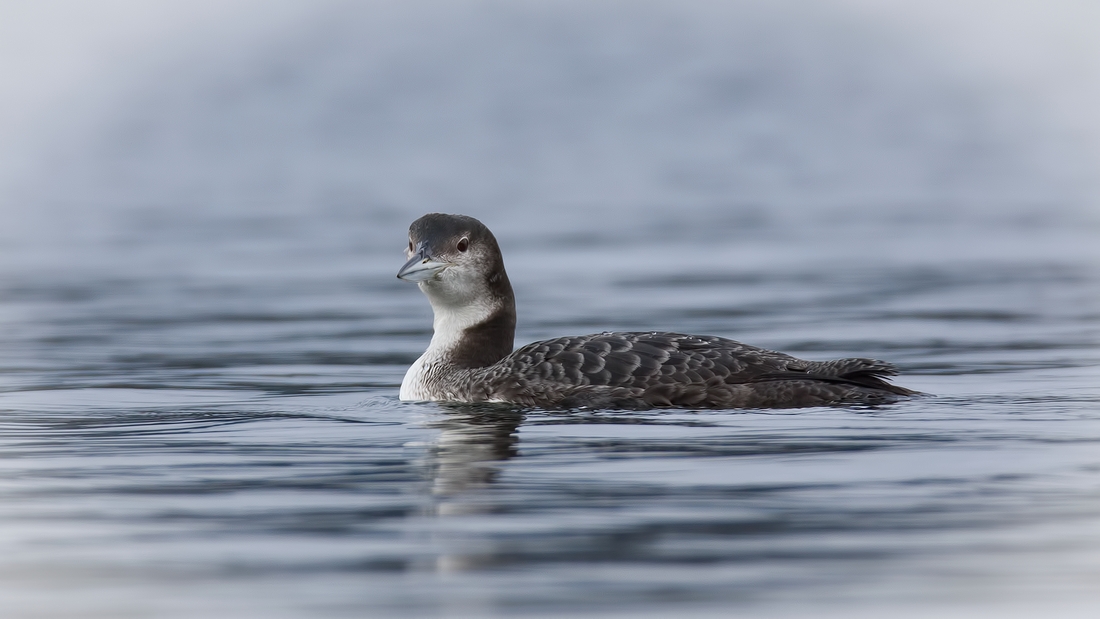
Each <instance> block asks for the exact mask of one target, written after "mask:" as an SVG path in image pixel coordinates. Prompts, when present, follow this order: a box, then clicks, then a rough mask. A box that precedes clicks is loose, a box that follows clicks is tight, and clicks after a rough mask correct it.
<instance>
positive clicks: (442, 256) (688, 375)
mask: <svg viewBox="0 0 1100 619" xmlns="http://www.w3.org/2000/svg"><path fill="white" fill-rule="evenodd" d="M406 257H407V258H408V261H407V262H406V263H405V265H404V266H402V267H401V270H400V271H398V273H397V277H398V278H400V279H403V280H406V281H412V282H416V283H417V284H418V285H419V287H420V290H421V291H423V292H424V294H425V295H427V297H428V300H429V301H430V302H431V305H432V310H433V313H434V320H433V325H432V326H433V327H434V334H433V335H432V340H431V343H430V344H429V345H428V349H427V350H426V351H425V352H424V354H423V355H421V356H420V358H419V359H417V360H416V361H415V362H414V363H413V364H412V367H410V368H409V370H408V372H407V373H406V374H405V378H404V380H402V381H401V393H400V398H401V399H402V400H419V401H442V402H464V403H473V402H500V403H508V404H513V405H520V406H532V407H543V408H566V409H570V408H574V409H575V408H620V409H649V408H718V409H720V408H790V407H804V406H825V405H845V404H865V405H873V404H883V403H890V402H893V401H896V400H898V399H900V398H901V397H903V396H911V395H917V394H918V392H916V391H911V390H909V389H905V388H903V387H899V386H896V385H892V384H890V383H888V382H886V380H884V378H883V377H888V376H895V375H897V373H898V371H897V369H896V368H895V367H894V366H893V365H891V364H889V363H885V362H883V361H876V360H874V359H837V360H834V361H803V360H802V359H797V358H795V357H792V356H790V355H786V354H783V353H780V352H775V351H771V350H765V349H763V348H757V347H755V346H749V345H747V344H742V343H740V342H736V341H734V340H729V339H726V338H721V337H715V336H710V335H685V334H681V333H665V332H616V333H597V334H592V335H580V336H570V337H560V338H557V339H552V340H545V341H541V342H535V343H533V344H528V345H526V346H524V347H522V348H520V349H518V350H515V351H514V352H513V350H512V346H513V341H514V337H515V330H516V302H515V296H514V295H513V293H512V285H511V283H509V281H508V274H507V273H506V272H505V270H504V258H503V256H502V255H501V252H500V247H499V246H498V245H497V240H496V238H495V237H494V236H493V233H492V232H490V231H489V229H488V228H487V227H485V225H484V224H482V223H481V222H480V221H478V220H477V219H474V218H473V217H468V216H465V215H445V214H441V213H430V214H428V215H424V216H423V217H421V218H419V219H417V220H416V221H414V222H413V223H412V226H410V228H409V245H408V249H407V252H406Z"/></svg>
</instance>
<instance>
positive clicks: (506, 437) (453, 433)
mask: <svg viewBox="0 0 1100 619" xmlns="http://www.w3.org/2000/svg"><path fill="white" fill-rule="evenodd" d="M441 408H442V412H443V414H444V416H443V417H442V418H441V419H439V420H438V421H436V422H433V423H431V424H430V425H429V427H431V428H436V429H439V430H441V432H440V434H439V438H438V439H436V441H435V442H434V443H433V444H432V446H431V448H430V450H429V456H428V458H429V460H428V461H429V469H430V470H431V475H432V494H434V495H436V496H438V497H440V498H441V499H442V500H443V501H444V502H441V503H440V504H439V513H440V514H447V513H453V511H452V510H453V509H454V507H451V506H452V505H455V503H448V502H447V500H448V499H456V498H458V497H461V495H462V494H463V493H465V492H469V491H474V490H478V489H481V488H485V487H487V486H489V485H490V484H492V483H493V481H494V480H495V479H496V477H497V475H499V474H500V468H499V466H498V463H499V462H501V461H503V460H507V459H509V458H511V457H513V456H515V455H516V452H517V450H516V445H517V444H518V443H519V437H518V436H516V432H517V430H518V428H519V424H520V423H521V422H522V421H523V413H522V412H521V411H520V410H518V409H514V408H511V407H508V406H494V405H489V404H468V405H459V404H444V405H441Z"/></svg>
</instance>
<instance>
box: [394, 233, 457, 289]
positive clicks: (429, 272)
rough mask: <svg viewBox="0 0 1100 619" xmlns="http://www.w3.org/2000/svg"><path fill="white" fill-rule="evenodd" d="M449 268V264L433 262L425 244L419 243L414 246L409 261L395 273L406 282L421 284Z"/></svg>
mask: <svg viewBox="0 0 1100 619" xmlns="http://www.w3.org/2000/svg"><path fill="white" fill-rule="evenodd" d="M449 266H451V263H450V262H439V261H437V260H433V259H432V257H431V255H429V254H428V246H427V243H424V242H421V243H420V244H419V245H417V246H416V251H415V252H413V255H412V257H411V258H409V261H408V262H406V263H405V266H403V267H401V270H400V271H398V272H397V277H398V278H399V279H403V280H405V281H407V282H422V281H425V280H428V279H431V278H433V277H435V276H436V275H439V273H440V272H441V271H443V269H445V268H447V267H449Z"/></svg>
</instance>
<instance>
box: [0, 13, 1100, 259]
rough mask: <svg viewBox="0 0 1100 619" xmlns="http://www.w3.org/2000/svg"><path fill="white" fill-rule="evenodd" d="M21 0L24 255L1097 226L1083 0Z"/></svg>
mask: <svg viewBox="0 0 1100 619" xmlns="http://www.w3.org/2000/svg"><path fill="white" fill-rule="evenodd" d="M3 10H4V19H3V23H2V25H0V28H2V29H3V30H2V35H3V36H2V40H3V43H0V45H2V46H3V47H2V54H0V75H2V77H3V84H4V86H3V88H4V97H3V103H0V144H3V146H2V147H0V166H2V167H0V187H2V188H3V193H0V195H2V196H3V199H2V201H0V204H2V208H3V211H2V212H3V216H4V220H5V225H4V229H5V230H4V235H5V237H7V239H8V240H6V241H5V243H6V244H7V245H8V246H10V244H11V243H14V242H17V241H18V240H19V239H30V238H31V237H33V238H34V239H35V241H34V242H35V243H36V244H42V243H45V244H48V243H51V242H52V243H63V244H65V245H66V246H67V247H70V248H71V247H73V246H72V243H74V242H92V241H91V239H92V238H93V237H94V238H101V237H102V236H103V235H112V234H114V235H119V234H121V235H126V234H128V233H133V234H134V235H135V236H140V237H143V238H148V237H149V235H150V234H152V232H151V230H162V229H164V228H170V227H173V226H179V225H182V226H186V225H188V224H187V222H192V223H194V222H195V221H196V220H197V219H205V218H212V219H213V220H215V221H220V220H221V218H239V217H261V218H263V219H265V220H273V219H275V218H278V217H288V216H298V215H301V214H302V213H305V212H308V213H309V218H310V219H311V220H313V221H314V222H315V223H316V224H317V225H331V226H332V227H337V228H338V227H340V226H341V224H340V223H337V222H340V221H341V220H343V219H344V218H347V217H359V216H361V214H362V213H366V212H370V213H371V216H372V217H377V218H380V219H378V221H388V220H386V219H385V218H386V217H395V218H397V219H401V220H403V219H408V218H409V216H410V215H415V214H418V213H420V212H422V211H425V210H443V211H453V212H474V213H475V214H476V213H481V214H488V213H493V214H498V213H499V214H500V216H499V218H498V221H500V220H501V219H505V218H527V217H533V218H535V220H537V221H541V220H543V219H549V220H554V219H556V218H557V217H556V216H555V215H554V214H553V211H555V210H556V209H562V208H564V209H574V208H582V209H584V211H585V212H586V213H592V212H593V211H597V212H600V213H606V212H608V211H614V212H615V213H616V215H615V217H616V218H624V217H626V216H625V215H623V213H626V212H631V211H645V210H650V209H649V207H652V206H660V207H663V208H667V207H672V206H674V207H675V208H676V209H677V212H678V214H679V215H680V216H682V217H683V218H685V220H689V219H690V217H691V214H692V213H693V212H694V211H695V209H704V210H705V209H709V208H710V207H712V206H713V205H714V204H716V203H719V202H721V203H726V204H729V205H738V206H743V207H747V208H750V209H751V208H760V209H766V210H767V211H769V212H770V213H772V214H774V215H776V216H786V215H790V216H792V217H795V218H798V219H803V218H805V217H806V215H807V214H808V213H820V212H823V211H829V210H837V209H847V210H852V209H862V210H869V211H875V212H877V213H879V214H884V212H885V211H888V212H889V213H891V214H893V215H895V216H906V217H910V216H911V217H919V218H941V219H944V220H947V219H953V218H957V217H960V216H965V215H966V213H967V212H971V211H975V212H979V211H980V212H981V213H983V214H990V213H989V212H990V211H997V212H1000V213H1002V214H1003V213H1008V212H1011V213H1015V214H1019V213H1021V212H1024V211H1027V212H1039V211H1041V212H1044V213H1046V214H1047V215H1049V216H1055V215H1054V213H1053V211H1058V216H1063V215H1064V216H1073V215H1080V214H1081V213H1086V212H1087V213H1089V214H1094V213H1095V211H1096V208H1095V203H1094V198H1095V195H1096V193H1097V189H1096V187H1097V179H1096V176H1097V175H1096V170H1097V159H1098V154H1097V151H1098V149H1100V147H1098V143H1100V119H1098V113H1097V112H1096V110H1097V109H1100V94H1098V91H1100V86H1098V83H1100V77H1098V75H1100V68H1098V65H1100V60H1098V58H1100V53H1098V52H1100V50H1098V49H1097V48H1098V44H1097V43H1096V42H1095V37H1093V36H1092V32H1091V30H1090V25H1091V24H1093V23H1095V19H1096V18H1097V11H1098V9H1097V8H1096V7H1094V6H1092V4H1091V3H1088V2H1073V1H1069V0H1063V1H1058V2H1043V3H1037V2H1023V1H1020V2H983V1H978V0H974V1H969V2H961V3H959V2H923V3H914V2H861V1H859V0H835V1H831V0H823V1H820V2H811V3H794V2H790V3H787V2H780V3H764V2H722V3H718V2H686V3H675V4H673V3H661V2H644V3H627V2H595V3H591V2H584V3H581V2H510V3H497V2H431V1H428V2H417V3H413V4H411V5H409V4H406V3H397V2H365V3H364V2H356V3H347V2H332V1H324V2H317V3H308V4H307V3H296V2H270V3H262V4H261V3H258V2H250V1H246V0H235V1H231V2H194V3H156V4H154V5H149V4H147V3H140V2H126V1H124V0H113V1H108V2H103V3H96V4H95V5H92V4H88V3H82V2H66V1H48V2H43V3H36V4H34V5H25V6H24V5H17V4H8V5H6V6H5V7H4V9H3ZM348 211H351V212H354V213H356V214H355V215H351V214H349V213H348ZM200 212H201V215H200V214H199V213H200ZM640 217H645V216H644V215H640ZM567 219H569V220H570V224H569V226H570V227H575V225H574V224H573V223H572V215H570V216H568V217H567ZM322 221H325V222H330V223H329V224H323V223H321V222H322ZM508 221H511V219H508ZM524 225H525V226H527V225H531V226H532V227H534V225H535V224H534V222H533V221H532V222H530V224H524ZM135 226H143V227H142V228H141V232H140V233H137V232H134V231H133V228H134V227H135ZM128 231H129V232H128ZM390 232H391V231H389V230H387V234H389V233H390ZM78 238H79V239H83V241H77V239H78ZM135 242H138V240H135ZM209 242H210V243H211V244H214V245H217V244H218V241H217V240H215V239H213V238H211V239H209ZM38 246H39V247H45V246H48V245H38Z"/></svg>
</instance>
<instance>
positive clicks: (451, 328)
mask: <svg viewBox="0 0 1100 619" xmlns="http://www.w3.org/2000/svg"><path fill="white" fill-rule="evenodd" d="M419 286H420V289H421V290H423V291H424V294H426V295H427V297H428V300H429V301H431V304H432V312H433V314H434V318H433V320H432V329H433V331H434V333H433V334H432V341H431V343H429V344H428V349H427V350H425V351H424V354H422V355H420V358H419V359H417V360H416V361H415V362H414V363H413V364H412V365H411V366H409V369H408V371H407V372H405V378H404V379H403V380H402V381H401V393H400V398H401V399H402V400H439V399H444V398H443V393H442V392H441V390H440V385H441V383H442V382H444V381H445V379H446V373H447V372H448V371H449V370H453V369H454V368H453V367H449V366H450V365H451V364H450V360H451V356H452V353H453V351H454V350H455V348H456V347H457V346H458V345H459V343H460V342H461V341H462V338H463V336H464V335H465V332H466V330H467V329H469V328H470V327H473V326H476V325H478V324H481V323H483V322H485V321H486V320H488V319H489V318H490V317H492V315H493V314H494V313H495V312H496V311H497V310H498V309H499V303H494V302H493V301H494V300H493V299H490V298H489V297H488V295H478V296H476V297H474V301H473V302H471V303H456V302H455V301H454V300H453V299H452V295H448V294H446V292H445V291H443V290H439V289H438V288H437V287H436V286H433V285H432V282H421V283H420V284H419ZM467 298H469V297H467Z"/></svg>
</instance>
